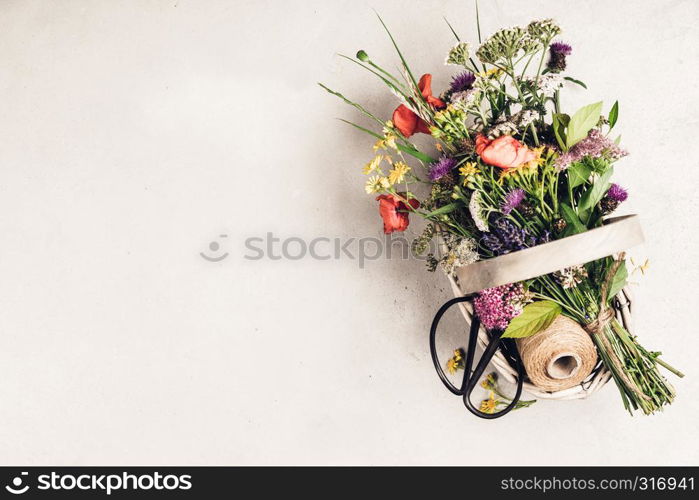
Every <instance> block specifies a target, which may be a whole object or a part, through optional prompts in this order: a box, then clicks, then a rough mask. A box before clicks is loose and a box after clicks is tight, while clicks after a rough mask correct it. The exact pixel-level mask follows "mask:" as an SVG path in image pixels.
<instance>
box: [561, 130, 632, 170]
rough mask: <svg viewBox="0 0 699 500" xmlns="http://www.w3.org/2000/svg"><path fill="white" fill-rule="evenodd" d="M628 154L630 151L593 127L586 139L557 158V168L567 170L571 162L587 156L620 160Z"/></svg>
mask: <svg viewBox="0 0 699 500" xmlns="http://www.w3.org/2000/svg"><path fill="white" fill-rule="evenodd" d="M627 154H629V153H628V152H627V151H626V150H624V149H621V148H620V147H619V146H617V145H616V144H615V143H614V142H613V141H610V140H609V139H607V138H606V137H605V136H604V135H602V132H600V131H599V130H597V129H592V130H590V133H589V134H587V137H586V138H585V139H583V140H582V141H580V142H579V143H577V144H576V145H575V146H573V147H572V148H570V151H568V152H567V153H563V154H562V155H561V156H559V157H558V158H557V159H556V168H557V169H558V170H565V169H566V168H568V166H569V165H570V164H571V163H575V162H576V161H580V160H582V159H583V158H585V157H586V156H589V157H591V158H600V157H602V156H604V157H606V158H608V159H610V160H618V159H619V158H621V157H623V156H626V155H627Z"/></svg>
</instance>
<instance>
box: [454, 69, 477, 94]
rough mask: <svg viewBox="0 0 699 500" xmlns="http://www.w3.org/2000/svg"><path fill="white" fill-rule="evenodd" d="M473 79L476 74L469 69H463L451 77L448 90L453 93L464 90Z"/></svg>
mask: <svg viewBox="0 0 699 500" xmlns="http://www.w3.org/2000/svg"><path fill="white" fill-rule="evenodd" d="M475 81H476V75H474V74H473V73H471V72H470V71H464V72H463V73H460V74H458V75H456V76H455V77H454V78H452V79H451V86H450V90H451V92H452V93H454V94H456V93H457V92H463V91H464V90H468V89H470V88H471V87H472V86H473V82H475Z"/></svg>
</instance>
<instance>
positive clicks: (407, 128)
mask: <svg viewBox="0 0 699 500" xmlns="http://www.w3.org/2000/svg"><path fill="white" fill-rule="evenodd" d="M417 86H418V88H419V89H420V93H422V97H424V98H425V101H427V104H429V105H430V106H432V107H433V108H435V109H442V108H444V107H446V104H444V102H443V101H442V100H441V99H438V98H437V97H435V96H433V95H432V75H430V74H429V73H427V74H424V75H422V77H421V78H420V81H419V82H418V84H417ZM393 124H394V125H395V126H396V128H397V129H398V130H400V133H401V134H403V135H404V136H405V137H410V136H411V135H413V134H414V133H416V132H421V133H423V134H429V133H430V127H429V125H427V123H426V122H425V120H423V119H422V118H420V117H419V116H418V115H416V114H415V113H413V111H412V110H411V109H410V108H409V107H408V106H406V105H405V104H401V105H400V106H398V107H397V108H396V110H395V111H394V112H393Z"/></svg>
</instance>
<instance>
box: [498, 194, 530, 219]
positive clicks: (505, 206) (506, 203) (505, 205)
mask: <svg viewBox="0 0 699 500" xmlns="http://www.w3.org/2000/svg"><path fill="white" fill-rule="evenodd" d="M525 196H526V193H525V192H524V189H522V188H517V189H513V190H512V191H510V192H509V193H507V194H506V195H505V199H504V200H503V202H502V205H500V211H501V212H502V213H503V214H505V215H510V213H511V212H512V211H513V210H514V209H515V208H517V207H518V206H519V204H520V203H522V201H523V200H524V198H525Z"/></svg>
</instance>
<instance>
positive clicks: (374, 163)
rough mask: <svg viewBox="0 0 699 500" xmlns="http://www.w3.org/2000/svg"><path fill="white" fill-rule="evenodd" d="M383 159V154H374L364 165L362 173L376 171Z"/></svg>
mask: <svg viewBox="0 0 699 500" xmlns="http://www.w3.org/2000/svg"><path fill="white" fill-rule="evenodd" d="M383 159H384V156H383V155H376V156H375V157H374V158H373V159H372V160H371V161H370V162H369V163H367V164H366V165H364V170H362V172H364V175H369V174H370V173H372V172H374V171H376V172H378V171H379V166H380V165H381V162H382V161H383Z"/></svg>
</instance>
